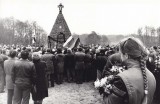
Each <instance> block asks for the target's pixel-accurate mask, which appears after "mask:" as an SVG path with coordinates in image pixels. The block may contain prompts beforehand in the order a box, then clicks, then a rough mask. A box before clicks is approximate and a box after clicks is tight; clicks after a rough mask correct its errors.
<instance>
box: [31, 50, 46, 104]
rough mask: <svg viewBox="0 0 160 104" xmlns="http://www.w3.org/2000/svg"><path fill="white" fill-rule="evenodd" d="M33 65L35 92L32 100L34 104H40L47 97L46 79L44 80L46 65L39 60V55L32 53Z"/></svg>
mask: <svg viewBox="0 0 160 104" xmlns="http://www.w3.org/2000/svg"><path fill="white" fill-rule="evenodd" d="M32 59H33V63H34V65H35V69H36V74H37V78H36V84H35V86H36V92H35V93H34V91H33V92H32V99H33V100H34V104H42V101H43V99H44V98H45V97H48V87H47V78H46V68H47V66H46V63H45V62H44V61H41V60H40V54H39V53H33V55H32Z"/></svg>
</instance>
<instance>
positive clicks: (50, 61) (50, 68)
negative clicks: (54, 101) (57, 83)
mask: <svg viewBox="0 0 160 104" xmlns="http://www.w3.org/2000/svg"><path fill="white" fill-rule="evenodd" d="M41 60H42V61H44V62H46V65H47V70H46V75H47V78H48V87H49V81H51V87H54V62H55V56H54V55H53V54H51V49H47V52H46V53H45V54H43V55H42V57H41Z"/></svg>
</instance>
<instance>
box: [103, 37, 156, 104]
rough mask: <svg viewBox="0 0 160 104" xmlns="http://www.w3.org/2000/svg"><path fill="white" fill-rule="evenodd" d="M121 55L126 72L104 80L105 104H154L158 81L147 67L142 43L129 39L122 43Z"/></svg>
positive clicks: (145, 53) (145, 51)
mask: <svg viewBox="0 0 160 104" xmlns="http://www.w3.org/2000/svg"><path fill="white" fill-rule="evenodd" d="M119 48H120V55H121V60H122V62H123V65H124V66H126V70H124V71H123V72H120V73H118V74H117V75H112V76H110V77H106V78H105V80H104V79H103V81H102V83H104V85H105V86H104V103H105V104H152V100H153V96H154V92H155V89H156V81H155V78H154V76H153V74H152V73H151V72H150V71H149V70H148V69H147V68H146V67H145V60H146V56H147V54H148V52H147V50H146V48H145V47H144V45H143V44H142V42H141V41H140V40H138V39H136V38H127V39H125V40H123V41H121V42H120V47H119Z"/></svg>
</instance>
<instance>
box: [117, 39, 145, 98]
mask: <svg viewBox="0 0 160 104" xmlns="http://www.w3.org/2000/svg"><path fill="white" fill-rule="evenodd" d="M120 54H121V59H122V61H125V60H126V59H133V60H137V61H139V63H140V68H141V71H142V75H143V81H144V94H145V97H147V94H148V80H147V75H146V68H145V57H146V56H147V55H148V51H147V48H145V46H144V45H143V43H142V42H141V41H140V40H139V39H137V38H126V39H125V40H123V41H122V42H120Z"/></svg>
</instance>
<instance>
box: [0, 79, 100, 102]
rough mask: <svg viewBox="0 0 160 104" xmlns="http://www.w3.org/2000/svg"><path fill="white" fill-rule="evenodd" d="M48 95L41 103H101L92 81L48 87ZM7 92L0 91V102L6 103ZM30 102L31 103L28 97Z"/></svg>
mask: <svg viewBox="0 0 160 104" xmlns="http://www.w3.org/2000/svg"><path fill="white" fill-rule="evenodd" d="M48 91H49V97H47V98H45V99H44V101H43V104H102V97H101V96H100V95H99V93H98V91H97V90H95V89H94V86H93V82H89V83H83V84H75V83H63V84H61V85H55V87H53V88H49V90H48ZM6 102H7V93H0V104H6ZM30 104H33V101H32V99H30Z"/></svg>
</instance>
